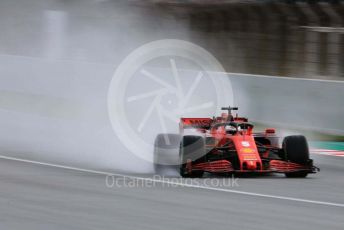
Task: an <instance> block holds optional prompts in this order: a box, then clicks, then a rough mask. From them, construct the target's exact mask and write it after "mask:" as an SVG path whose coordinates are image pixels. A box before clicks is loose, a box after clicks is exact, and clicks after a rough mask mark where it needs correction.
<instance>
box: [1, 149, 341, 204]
mask: <svg viewBox="0 0 344 230" xmlns="http://www.w3.org/2000/svg"><path fill="white" fill-rule="evenodd" d="M0 159H6V160H12V161H19V162H25V163H31V164H37V165H43V166H50V167H55V168H61V169H67V170H74V171H79V172H87V173H93V174H100V175H106V176H118V177H125V178H130V179H134V180H143V181H149V182H157V183H162V184H170V185H176V186H181V187H188V188H198V189H205V190H211V191H217V192H226V193H234V194H240V195H247V196H255V197H264V198H270V199H278V200H287V201H295V202H302V203H309V204H317V205H325V206H334V207H340V208H344V204H342V203H332V202H326V201H317V200H308V199H301V198H294V197H288V196H276V195H268V194H262V193H254V192H244V191H238V190H233V189H224V188H215V187H208V186H201V185H194V184H187V183H181V182H175V181H166V180H159V179H154V178H145V177H137V176H131V175H125V174H119V173H112V172H105V171H97V170H89V169H82V168H76V167H69V166H64V165H58V164H50V163H44V162H39V161H32V160H25V159H20V158H15V157H8V156H2V155H0Z"/></svg>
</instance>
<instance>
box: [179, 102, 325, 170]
mask: <svg viewBox="0 0 344 230" xmlns="http://www.w3.org/2000/svg"><path fill="white" fill-rule="evenodd" d="M222 110H226V111H227V113H223V114H222V115H221V117H214V118H181V122H180V132H181V142H180V151H179V160H180V164H179V168H180V175H181V176H182V177H202V176H203V173H204V172H210V173H271V172H275V173H284V174H285V175H286V176H287V177H306V176H307V175H308V174H309V173H315V172H316V171H318V168H316V167H315V166H313V161H312V160H311V159H310V158H309V150H308V144H307V140H306V138H305V137H304V136H300V135H295V136H287V137H285V138H284V140H283V143H282V146H281V147H279V138H278V137H277V136H276V134H275V129H266V130H265V132H263V133H254V132H253V125H252V124H250V123H248V119H247V118H244V117H238V115H236V116H235V117H234V116H232V111H233V110H238V108H236V107H226V108H222Z"/></svg>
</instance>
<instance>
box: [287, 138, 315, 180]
mask: <svg viewBox="0 0 344 230" xmlns="http://www.w3.org/2000/svg"><path fill="white" fill-rule="evenodd" d="M282 145H283V150H284V153H285V158H286V160H288V161H290V162H294V163H297V164H303V165H306V164H308V162H309V149H308V143H307V139H306V137H305V136H302V135H294V136H287V137H285V138H284V140H283V144H282ZM285 175H286V177H289V178H304V177H307V175H308V172H292V173H286V174H285Z"/></svg>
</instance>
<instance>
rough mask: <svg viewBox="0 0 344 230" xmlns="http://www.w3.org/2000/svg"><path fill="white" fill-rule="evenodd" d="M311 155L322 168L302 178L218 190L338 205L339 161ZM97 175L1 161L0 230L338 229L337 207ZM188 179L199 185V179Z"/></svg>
mask: <svg viewBox="0 0 344 230" xmlns="http://www.w3.org/2000/svg"><path fill="white" fill-rule="evenodd" d="M314 158H315V160H316V162H317V165H318V166H319V167H321V169H322V171H321V172H320V173H319V174H316V175H311V176H310V177H309V178H307V179H286V178H284V177H279V176H269V177H259V178H239V180H238V184H239V187H229V186H228V185H227V186H226V187H221V188H224V189H229V190H233V189H234V190H239V191H245V192H252V193H262V194H267V195H277V196H288V197H293V198H300V199H307V200H314V201H323V202H332V203H336V204H344V195H343V191H344V180H343V163H344V158H339V157H331V156H314ZM140 176H142V175H140ZM147 177H149V175H148V176H147ZM105 178H106V177H105V176H104V175H99V174H94V173H88V172H78V171H74V170H68V169H61V168H55V167H50V166H43V165H36V164H31V163H25V162H18V161H12V160H6V159H1V160H0V188H1V189H0V229H150V230H151V229H159V230H160V229H266V230H269V229H343V226H344V219H343V216H344V207H343V206H342V207H337V206H330V205H326V204H314V203H306V202H303V201H293V200H281V199H276V198H271V197H257V196H251V195H245V194H234V193H227V192H224V191H214V190H207V189H203V188H190V187H182V186H174V187H171V186H168V185H167V184H162V183H155V186H146V187H142V186H139V187H136V188H128V187H126V188H125V187H118V186H117V187H116V186H114V187H112V188H108V187H106V183H105ZM130 181H131V182H132V181H133V180H132V179H128V178H127V182H130ZM141 182H142V181H141ZM193 182H194V183H199V184H200V185H202V183H204V182H206V180H205V179H200V180H197V179H196V180H194V181H193ZM227 182H228V181H227ZM120 184H121V185H122V183H120ZM149 185H150V184H149ZM207 186H209V184H208V185H207Z"/></svg>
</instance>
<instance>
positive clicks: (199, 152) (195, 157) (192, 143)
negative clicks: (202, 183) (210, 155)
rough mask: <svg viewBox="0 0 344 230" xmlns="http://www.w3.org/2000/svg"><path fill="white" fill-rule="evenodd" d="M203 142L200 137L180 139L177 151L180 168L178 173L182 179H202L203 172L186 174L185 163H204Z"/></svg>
mask: <svg viewBox="0 0 344 230" xmlns="http://www.w3.org/2000/svg"><path fill="white" fill-rule="evenodd" d="M204 157H205V140H204V138H203V137H200V136H184V137H183V138H182V141H181V144H180V150H179V158H180V166H179V172H180V175H181V176H182V177H191V178H195V177H202V176H203V173H204V172H203V171H192V172H188V169H187V162H188V161H191V164H194V163H200V162H202V161H204Z"/></svg>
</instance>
